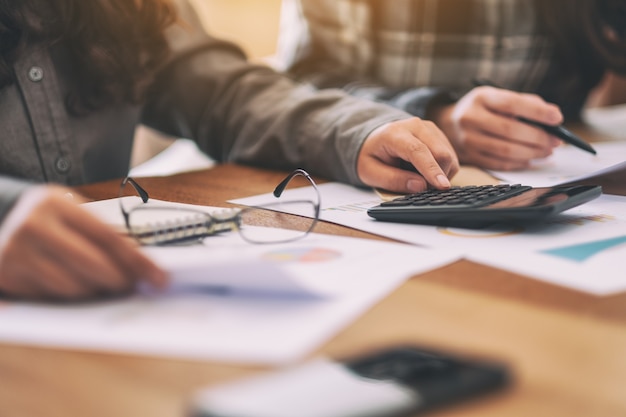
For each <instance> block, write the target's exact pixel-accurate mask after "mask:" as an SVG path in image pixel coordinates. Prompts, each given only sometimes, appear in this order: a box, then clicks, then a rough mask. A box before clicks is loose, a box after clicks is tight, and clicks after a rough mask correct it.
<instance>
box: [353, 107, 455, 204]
mask: <svg viewBox="0 0 626 417" xmlns="http://www.w3.org/2000/svg"><path fill="white" fill-rule="evenodd" d="M458 169H459V161H458V159H457V156H456V154H455V152H454V149H453V148H452V145H450V142H449V141H448V139H447V138H446V137H445V136H444V134H443V133H442V132H441V131H440V130H439V128H437V126H435V124H434V123H432V122H430V121H426V120H421V119H418V118H416V117H414V118H410V119H405V120H399V121H396V122H391V123H388V124H386V125H383V126H380V127H379V128H378V129H376V130H374V131H373V132H372V133H371V134H370V135H369V136H368V137H367V139H366V140H365V142H364V143H363V146H362V148H361V151H360V153H359V156H358V159H357V173H358V175H359V178H360V179H361V181H363V182H364V183H365V184H367V185H370V186H372V187H378V188H383V189H385V190H389V191H394V192H402V193H406V192H410V193H413V192H419V191H424V190H425V189H427V188H428V186H429V185H431V186H432V187H434V188H438V189H446V188H450V181H449V180H448V178H452V177H453V176H454V175H455V174H456V173H457V171H458Z"/></svg>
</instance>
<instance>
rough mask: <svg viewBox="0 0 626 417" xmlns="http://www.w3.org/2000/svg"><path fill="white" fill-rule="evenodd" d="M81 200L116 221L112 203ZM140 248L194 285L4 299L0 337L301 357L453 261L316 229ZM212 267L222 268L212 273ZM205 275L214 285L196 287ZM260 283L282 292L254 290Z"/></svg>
mask: <svg viewBox="0 0 626 417" xmlns="http://www.w3.org/2000/svg"><path fill="white" fill-rule="evenodd" d="M86 206H87V207H89V208H90V209H91V210H92V211H93V212H94V213H96V214H98V215H100V216H102V217H103V218H104V219H105V220H107V221H111V222H112V223H114V224H119V223H118V222H119V220H120V217H119V214H118V212H119V207H118V205H117V201H115V200H110V201H105V202H98V203H89V204H88V205H86ZM206 209H207V210H208V209H210V208H206ZM146 251H147V253H149V254H150V255H151V256H153V257H154V259H155V260H157V262H159V263H161V264H162V265H163V266H164V267H166V268H168V269H169V270H170V271H171V272H172V273H173V274H174V275H176V274H179V273H180V275H179V277H180V276H182V277H183V278H185V274H188V275H187V278H190V279H191V283H192V284H193V285H189V284H190V281H184V280H183V281H179V282H178V284H180V285H174V286H173V287H172V288H171V289H170V290H169V291H166V292H165V293H162V294H153V293H150V292H144V293H139V294H137V295H135V296H132V297H130V298H127V299H121V300H115V301H104V302H95V303H86V304H82V305H56V306H55V305H47V304H29V303H18V302H13V303H11V302H5V303H1V304H0V340H2V341H4V342H14V343H26V344H32V345H38V346H58V347H70V348H77V349H89V350H98V351H112V352H125V353H136V354H143V355H157V356H172V357H179V358H191V359H207V360H220V361H227V362H237V363H259V364H283V363H288V362H292V361H296V360H299V359H302V358H303V357H304V356H306V355H307V354H308V353H310V352H311V351H312V350H314V349H315V348H317V347H318V346H319V345H320V344H321V343H323V342H324V341H326V340H328V339H329V338H330V337H332V336H333V335H334V334H335V333H337V332H338V331H339V330H341V329H342V328H343V327H345V326H346V325H348V324H349V323H350V322H351V321H353V320H354V319H356V318H357V317H358V316H359V315H361V314H362V313H364V312H365V311H366V310H368V309H369V308H370V307H371V306H372V305H373V304H375V303H376V302H378V301H379V300H380V299H382V298H383V297H385V296H386V295H387V294H388V293H389V292H391V291H393V290H394V289H395V288H397V287H398V286H399V285H401V284H402V283H403V282H404V281H405V280H406V279H407V278H409V277H410V276H412V275H414V274H419V273H422V272H426V271H428V270H430V269H434V268H438V267H441V266H444V265H446V264H448V263H450V262H453V261H455V260H457V259H459V256H458V255H455V254H454V253H451V252H449V251H446V252H442V251H433V250H425V249H420V248H416V247H414V246H411V245H404V244H393V243H385V242H380V241H372V240H362V239H353V238H346V237H338V236H329V235H321V234H312V235H310V236H307V237H306V238H305V239H302V240H300V241H297V242H294V243H292V244H281V245H251V244H249V243H245V242H243V241H241V240H240V239H239V237H238V236H237V235H236V234H230V235H229V236H227V235H224V236H221V237H216V238H208V239H205V244H204V245H203V246H190V247H179V248H153V249H146ZM231 261H232V262H233V263H235V265H233V264H232V263H231ZM215 263H217V264H219V273H213V274H212V272H215V269H214V268H213V266H214V264H215ZM181 271H182V273H181ZM190 271H191V272H192V273H190ZM268 271H270V272H271V271H279V272H280V274H282V276H281V277H280V279H276V277H271V276H270V275H271V274H268ZM208 277H210V279H211V285H208V286H206V287H202V285H203V284H204V283H205V281H204V279H205V278H206V279H208ZM220 279H223V281H220ZM235 279H237V280H239V281H238V282H237V283H236V285H235V286H236V287H237V288H240V289H245V291H243V290H242V291H235V292H215V291H212V288H214V285H213V284H215V283H216V282H217V283H219V284H223V285H224V286H227V287H230V286H231V285H234V283H233V280H235ZM264 279H270V280H272V279H273V280H274V281H271V282H270V284H269V285H277V289H279V290H283V291H271V292H268V291H260V290H264V289H265V290H266V288H263V286H262V284H263V283H262V282H261V281H262V280H264ZM284 285H293V286H294V288H296V289H297V290H298V291H284V290H285V288H287V287H284ZM203 288H204V289H206V290H203ZM288 289H289V290H292V289H293V288H288Z"/></svg>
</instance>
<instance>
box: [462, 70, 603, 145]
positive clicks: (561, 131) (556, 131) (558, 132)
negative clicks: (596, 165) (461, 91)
mask: <svg viewBox="0 0 626 417" xmlns="http://www.w3.org/2000/svg"><path fill="white" fill-rule="evenodd" d="M474 85H476V86H490V87H495V88H502V87H499V86H497V85H495V84H494V83H492V82H491V81H488V80H482V79H480V80H478V79H475V80H474ZM517 120H519V121H520V122H524V123H526V124H529V125H531V126H535V127H538V128H540V129H543V130H544V131H545V132H548V133H549V134H551V135H553V136H556V137H557V138H559V139H561V140H562V141H563V142H566V143H569V144H570V145H574V146H576V147H577V148H580V149H582V150H583V151H587V152H589V153H592V154H594V155H595V154H596V150H595V149H593V148H592V147H591V145H589V144H588V143H587V142H585V141H584V140H582V139H581V138H579V137H578V136H576V135H575V134H573V133H572V132H570V131H569V130H567V129H566V128H564V127H563V126H562V125H559V126H552V125H547V124H545V123H541V122H537V121H535V120H530V119H527V118H525V117H521V116H517Z"/></svg>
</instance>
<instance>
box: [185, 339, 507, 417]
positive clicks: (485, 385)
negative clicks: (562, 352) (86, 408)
mask: <svg viewBox="0 0 626 417" xmlns="http://www.w3.org/2000/svg"><path fill="white" fill-rule="evenodd" d="M510 380H511V377H510V372H509V371H508V369H507V367H506V366H505V365H504V364H503V363H500V362H495V361H486V360H482V359H481V360H479V359H476V358H461V357H459V356H457V355H451V354H446V353H442V352H438V351H433V350H426V349H422V348H418V347H415V346H402V347H394V348H391V349H386V350H383V351H378V352H375V353H371V354H368V355H366V356H364V357H360V358H354V359H350V360H344V361H332V360H328V359H318V360H314V361H310V362H307V363H304V364H302V365H298V366H293V367H288V368H285V369H281V370H277V371H270V372H268V373H264V374H261V375H257V376H254V377H251V378H248V379H244V380H240V381H235V382H232V383H229V384H226V385H221V386H214V387H208V388H205V389H202V390H200V391H199V392H197V394H196V395H195V396H194V398H193V400H192V404H191V411H190V416H192V417H383V416H384V417H392V416H398V417H399V416H408V415H414V414H417V413H419V412H420V411H423V410H427V409H431V408H434V407H437V406H444V405H448V404H453V403H456V402H459V401H461V400H465V399H469V398H472V397H475V396H478V395H481V394H486V393H488V392H491V391H494V390H497V389H501V388H503V387H505V386H506V385H507V384H508V383H509V381H510Z"/></svg>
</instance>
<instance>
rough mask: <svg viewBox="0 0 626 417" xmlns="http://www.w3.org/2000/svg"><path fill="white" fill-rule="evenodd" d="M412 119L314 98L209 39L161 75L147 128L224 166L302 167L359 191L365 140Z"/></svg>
mask: <svg viewBox="0 0 626 417" xmlns="http://www.w3.org/2000/svg"><path fill="white" fill-rule="evenodd" d="M170 109H175V111H170ZM408 117H409V115H408V114H406V113H405V112H402V111H398V110H394V109H390V108H388V107H387V106H383V105H380V104H377V103H372V102H368V101H365V100H359V99H355V98H353V97H350V96H348V95H346V94H344V93H342V92H340V91H336V90H327V91H323V92H320V91H315V90H314V89H313V88H311V87H310V86H307V85H303V84H298V83H295V82H293V81H292V80H290V79H289V78H287V77H284V76H282V75H280V74H278V73H276V72H275V71H273V70H271V69H270V68H267V67H263V66H257V65H251V64H249V63H248V62H246V60H245V57H244V56H243V55H242V54H241V52H240V51H239V50H238V49H236V48H235V47H234V46H232V45H230V44H227V43H224V42H220V41H218V40H214V39H209V38H207V40H206V42H205V43H204V46H203V47H202V48H201V49H198V50H196V51H195V52H194V53H192V54H188V55H187V56H185V57H184V58H182V59H180V60H179V62H175V63H173V64H172V65H171V66H170V68H169V69H168V70H167V71H166V72H164V73H163V75H162V77H161V79H160V80H159V89H158V91H157V94H156V95H155V100H153V101H152V102H151V103H150V105H149V106H147V108H146V111H145V115H144V122H146V123H147V124H148V125H149V126H152V127H154V128H157V129H159V130H161V131H164V132H166V133H170V134H174V135H178V136H185V137H189V138H192V139H195V140H196V141H197V142H198V144H199V146H200V147H201V149H203V150H204V151H206V152H207V153H208V154H209V155H211V156H212V157H213V158H216V159H218V160H221V161H236V162H241V163H248V164H255V165H261V166H267V167H272V168H280V169H290V168H293V167H296V166H297V167H302V168H305V169H307V170H309V171H311V172H312V173H315V174H317V175H321V176H324V177H327V178H331V179H335V180H338V181H345V182H349V183H353V184H361V183H360V181H359V179H358V176H357V174H356V158H357V155H358V151H359V149H360V147H361V145H362V143H363V141H364V140H365V138H366V137H367V136H368V135H369V133H370V132H371V131H373V130H374V129H375V128H377V127H379V126H381V125H383V124H385V123H387V122H390V121H393V120H400V119H404V118H408Z"/></svg>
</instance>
